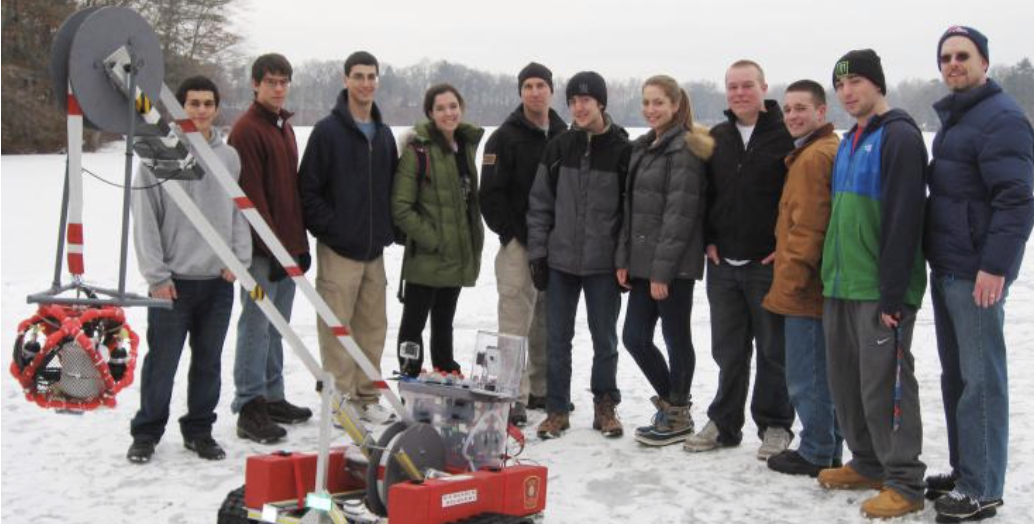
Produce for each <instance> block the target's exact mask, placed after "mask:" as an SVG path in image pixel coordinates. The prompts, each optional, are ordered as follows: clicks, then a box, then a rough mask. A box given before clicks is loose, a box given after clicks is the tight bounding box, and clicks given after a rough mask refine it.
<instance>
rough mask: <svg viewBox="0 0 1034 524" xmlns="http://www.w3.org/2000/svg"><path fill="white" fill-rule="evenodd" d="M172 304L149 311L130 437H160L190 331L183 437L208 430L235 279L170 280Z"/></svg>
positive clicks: (215, 402)
mask: <svg viewBox="0 0 1034 524" xmlns="http://www.w3.org/2000/svg"><path fill="white" fill-rule="evenodd" d="M173 284H174V285H175V286H176V294H177V297H178V298H176V300H175V301H173V303H172V309H171V310H170V309H164V308H154V307H153V308H149V309H148V310H147V348H148V349H147V356H145V357H144V366H143V369H142V370H141V373H140V410H139V411H137V412H136V416H134V417H133V420H132V422H130V424H129V432H130V434H131V435H133V439H134V440H137V439H139V440H150V441H152V442H158V441H159V440H161V438H162V435H163V434H164V433H165V424H166V422H168V420H169V401H170V399H171V398H172V386H173V381H174V380H175V378H176V368H177V367H178V366H179V361H180V354H181V353H182V352H183V343H184V342H185V341H186V339H187V334H188V333H189V334H190V371H189V373H188V374H187V414H186V415H183V416H182V417H181V418H180V419H179V423H180V432H181V433H182V434H183V437H184V438H185V439H196V438H199V437H204V436H209V435H211V434H212V425H213V424H215V419H216V415H215V407H216V406H217V405H218V404H219V388H220V384H221V382H220V372H221V361H222V353H223V341H224V340H225V339H226V329H227V327H229V325H230V310H231V309H232V308H233V284H231V283H229V282H227V281H225V280H223V279H221V278H215V279H210V280H179V279H176V280H174V281H173Z"/></svg>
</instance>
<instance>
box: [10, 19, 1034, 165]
mask: <svg viewBox="0 0 1034 524" xmlns="http://www.w3.org/2000/svg"><path fill="white" fill-rule="evenodd" d="M241 3H242V2H241V1H240V0H81V1H75V0H3V57H4V61H3V84H4V87H5V89H4V90H3V107H2V120H3V133H2V152H3V153H32V152H53V151H58V150H60V149H61V148H62V147H63V144H64V141H65V138H64V115H62V114H60V113H59V111H58V110H57V105H56V104H55V103H54V101H55V93H53V92H52V88H51V85H50V79H49V75H48V73H47V66H48V62H49V53H50V46H51V42H52V41H53V38H54V34H55V33H56V32H57V30H58V28H59V27H60V25H61V23H62V22H63V21H64V19H65V18H66V17H67V16H68V15H70V14H71V13H72V12H74V11H75V10H77V9H80V8H85V7H95V6H110V5H116V6H124V7H130V8H132V9H135V10H137V11H138V12H139V13H140V14H141V15H142V16H143V17H144V18H145V19H146V20H148V22H150V23H151V25H152V27H154V28H155V32H156V33H157V34H158V36H159V39H160V41H161V44H162V53H163V55H164V60H165V81H166V83H167V84H169V85H170V86H175V85H177V84H178V83H179V82H180V81H182V80H183V79H184V78H186V77H188V76H191V75H195V74H204V75H207V76H209V77H211V78H213V79H214V80H215V81H216V83H217V84H218V85H219V86H220V89H221V91H222V99H223V107H222V108H223V111H222V123H223V124H224V125H228V124H230V123H232V122H233V120H234V119H235V118H236V117H237V115H238V114H240V112H241V111H243V110H244V109H246V108H247V106H248V105H249V104H250V103H251V99H252V90H251V80H250V63H251V60H252V59H253V57H244V56H242V55H241V54H240V52H239V47H238V44H239V43H240V42H241V40H242V37H241V35H240V34H239V33H238V32H237V30H236V29H235V28H234V26H233V25H232V24H231V23H230V20H231V19H232V18H233V17H234V16H235V13H236V11H237V10H239V9H240V8H241ZM288 58H291V57H288ZM342 61H343V58H342V59H339V60H310V61H299V62H296V63H295V73H294V81H293V83H292V89H291V95H290V99H289V102H288V108H289V109H291V110H292V111H294V112H295V113H296V116H295V118H294V123H295V125H300V126H304V125H312V124H313V123H315V122H316V121H317V120H319V119H320V118H322V117H323V116H325V115H326V114H327V112H328V111H329V110H330V109H331V108H332V107H333V105H334V102H335V100H336V98H337V94H338V92H339V91H340V90H341V88H342V73H343V71H342ZM991 76H992V77H993V78H995V79H996V80H997V81H998V82H999V83H1001V84H1002V87H1003V88H1004V89H1005V90H1006V91H1007V92H1009V93H1010V94H1012V95H1013V96H1014V97H1015V98H1016V99H1017V101H1018V102H1019V103H1020V105H1021V106H1022V107H1023V108H1024V110H1025V111H1026V114H1027V116H1028V118H1031V119H1032V120H1034V66H1032V65H1031V61H1030V60H1029V59H1027V58H1024V59H1023V60H1021V61H1020V62H1018V63H1017V64H1015V65H1012V66H996V67H994V68H992V74H991ZM565 81H566V79H565V78H559V77H558V78H555V79H554V84H555V87H556V92H557V93H558V94H559V96H556V97H554V104H553V105H554V108H555V109H556V110H557V111H558V112H559V113H560V114H561V116H563V117H564V118H565V119H568V120H569V114H568V111H567V107H566V104H564V100H563V95H562V93H563V92H564V88H565ZM438 82H449V83H452V84H453V85H455V86H456V87H457V88H458V89H459V90H460V92H462V93H463V95H464V97H465V98H466V105H467V113H466V118H467V119H468V120H470V121H472V122H475V123H477V124H480V125H488V126H491V125H498V124H499V123H501V122H502V121H503V120H504V119H505V118H506V116H507V115H508V114H509V113H510V112H511V111H513V109H514V108H515V107H516V105H517V103H518V92H517V85H516V84H517V80H516V71H514V72H513V73H512V74H498V73H489V72H485V71H481V70H478V69H475V68H471V67H468V66H465V65H463V64H458V63H455V62H449V61H445V60H438V61H431V60H428V59H425V60H423V61H422V62H420V63H418V64H414V65H410V66H405V67H397V66H393V65H391V64H382V67H381V79H380V91H379V92H378V106H379V107H380V109H381V111H382V112H383V116H384V118H385V120H386V121H387V122H388V123H389V124H391V125H411V124H413V123H415V122H418V121H420V120H422V119H423V114H422V109H421V102H422V100H423V94H424V91H425V90H426V89H427V87H429V86H430V85H432V84H435V83H438ZM641 85H642V79H639V78H624V79H619V78H610V79H608V91H609V97H608V98H609V100H610V105H609V107H608V112H609V113H610V115H611V117H612V118H613V119H614V121H616V122H617V123H619V124H621V125H624V126H627V127H638V126H643V125H645V124H644V122H643V119H642V116H641V115H640V112H639V103H640V97H639V91H640V88H641ZM683 87H684V88H685V89H686V91H687V92H688V93H689V95H690V98H691V100H692V102H693V109H694V117H695V119H696V120H697V121H698V122H701V123H703V124H705V125H713V124H715V123H717V122H720V121H721V120H722V119H724V118H725V117H724V115H723V112H724V110H725V108H726V102H725V95H724V90H723V87H722V85H721V84H720V83H719V82H715V81H710V80H694V81H689V82H686V83H684V84H683ZM784 89H785V85H773V86H771V87H770V90H769V98H773V99H776V100H779V99H781V97H782V93H783V91H784ZM827 91H828V92H827V95H828V98H829V100H830V106H829V107H830V109H829V116H830V119H831V120H832V121H833V122H834V123H835V124H836V126H837V127H839V128H846V127H849V126H850V125H851V124H852V120H851V118H850V116H849V115H847V114H846V113H844V112H843V110H841V109H840V107H839V104H837V103H836V102H835V99H836V97H835V94H834V93H833V92H832V91H831V90H830V89H829V88H828V87H827ZM945 93H946V90H945V88H944V86H943V84H942V82H941V81H940V79H927V80H921V79H910V80H905V81H902V82H899V83H898V84H897V85H895V86H892V87H891V89H890V91H889V93H888V96H889V99H890V103H891V105H892V106H894V107H900V108H902V109H905V110H906V111H908V112H909V113H910V114H911V115H912V116H913V117H914V118H915V119H916V121H917V122H918V123H919V125H920V126H921V127H922V128H923V129H925V130H928V131H934V130H936V129H937V128H938V127H940V122H939V120H938V118H937V115H936V114H935V112H934V111H933V109H932V107H931V106H932V104H933V103H934V102H935V101H936V100H937V99H939V98H940V97H942V96H944V94H945ZM57 95H58V96H64V95H63V93H59V94H57ZM105 138H110V137H103V136H100V135H98V134H96V133H94V134H91V135H90V137H89V141H90V143H89V144H87V145H88V147H89V146H96V145H98V144H100V143H101V142H102V141H103V140H104V139H105Z"/></svg>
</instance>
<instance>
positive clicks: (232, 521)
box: [216, 486, 258, 524]
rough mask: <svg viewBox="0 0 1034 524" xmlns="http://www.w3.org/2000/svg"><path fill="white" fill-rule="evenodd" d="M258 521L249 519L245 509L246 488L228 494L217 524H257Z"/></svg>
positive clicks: (220, 509)
mask: <svg viewBox="0 0 1034 524" xmlns="http://www.w3.org/2000/svg"><path fill="white" fill-rule="evenodd" d="M257 523H258V521H256V520H251V519H249V518H248V510H247V508H245V507H244V486H241V487H239V488H237V489H235V490H233V491H231V492H229V493H227V494H226V500H224V501H223V505H222V506H221V507H220V508H219V517H218V519H217V520H216V524H257Z"/></svg>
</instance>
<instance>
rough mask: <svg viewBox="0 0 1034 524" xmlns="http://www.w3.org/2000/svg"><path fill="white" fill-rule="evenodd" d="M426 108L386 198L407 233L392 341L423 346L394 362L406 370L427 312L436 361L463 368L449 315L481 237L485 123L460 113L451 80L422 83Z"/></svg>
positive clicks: (411, 370) (477, 257)
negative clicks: (478, 163) (478, 160)
mask: <svg viewBox="0 0 1034 524" xmlns="http://www.w3.org/2000/svg"><path fill="white" fill-rule="evenodd" d="M424 114H425V115H427V118H428V119H429V121H427V122H421V123H420V124H417V126H416V127H415V128H414V129H413V133H412V136H410V137H408V138H407V139H406V140H405V141H406V146H405V148H404V150H403V153H402V158H401V160H400V161H399V167H398V171H397V172H396V174H395V186H394V188H393V190H392V206H391V210H392V216H393V217H394V219H395V225H396V226H397V227H398V228H399V229H401V230H402V232H403V233H405V235H406V238H407V240H406V253H405V256H404V258H403V263H402V278H403V280H405V284H404V285H405V287H404V290H403V296H404V306H403V309H402V323H401V325H400V326H399V338H398V346H397V347H399V348H401V347H402V344H403V343H406V342H409V343H415V344H418V345H419V346H420V348H421V352H420V358H419V359H418V360H416V361H406V360H403V358H402V357H401V355H400V356H399V369H401V370H402V372H403V373H404V374H406V375H409V376H416V375H418V374H419V373H420V369H421V367H422V365H423V358H424V353H425V351H424V350H423V349H424V348H425V346H424V344H423V331H424V325H425V324H426V323H427V316H428V314H430V316H431V345H430V347H431V364H432V366H433V368H434V369H438V370H441V371H444V372H454V371H459V370H460V366H459V364H457V363H456V361H455V360H454V359H453V354H452V349H453V348H452V321H453V317H454V316H455V315H456V302H457V301H458V299H459V296H460V288H461V287H464V286H467V287H469V286H473V285H474V282H475V281H476V280H477V277H478V272H479V271H480V269H481V247H482V245H483V243H484V230H483V228H482V225H481V210H480V209H479V207H478V202H477V192H478V188H477V168H476V167H475V163H474V157H475V153H476V152H477V148H478V144H479V143H480V142H481V136H482V135H483V134H484V130H483V129H481V128H480V127H477V126H475V125H473V124H469V123H466V122H463V121H462V119H463V97H462V96H461V95H460V93H459V91H457V90H456V88H455V87H453V86H451V85H449V84H438V85H435V86H432V87H431V88H430V89H428V90H427V93H425V94H424Z"/></svg>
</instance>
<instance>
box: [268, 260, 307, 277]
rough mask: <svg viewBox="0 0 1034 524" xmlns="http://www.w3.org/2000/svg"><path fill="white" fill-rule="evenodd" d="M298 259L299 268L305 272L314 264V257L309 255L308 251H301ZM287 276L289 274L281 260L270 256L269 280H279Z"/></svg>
mask: <svg viewBox="0 0 1034 524" xmlns="http://www.w3.org/2000/svg"><path fill="white" fill-rule="evenodd" d="M296 261H297V262H298V268H299V269H301V270H302V273H305V272H306V271H308V270H309V267H310V266H312V257H311V256H309V254H308V253H299V254H298V257H297V258H296ZM286 276H287V271H285V270H284V266H281V265H280V262H277V260H276V259H275V258H270V259H269V281H270V282H279V281H281V280H283V279H284V277H286Z"/></svg>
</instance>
